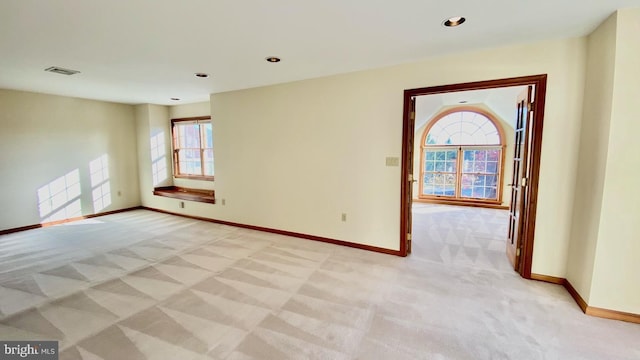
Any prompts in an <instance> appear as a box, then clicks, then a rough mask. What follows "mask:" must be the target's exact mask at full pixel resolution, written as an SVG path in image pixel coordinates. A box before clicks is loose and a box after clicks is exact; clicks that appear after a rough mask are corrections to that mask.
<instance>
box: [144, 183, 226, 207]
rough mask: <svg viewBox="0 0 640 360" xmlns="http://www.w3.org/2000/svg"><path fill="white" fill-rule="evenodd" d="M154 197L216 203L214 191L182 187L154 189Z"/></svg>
mask: <svg viewBox="0 0 640 360" xmlns="http://www.w3.org/2000/svg"><path fill="white" fill-rule="evenodd" d="M153 195H156V196H164V197H169V198H174V199H182V200H189V201H197V202H203V203H209V204H215V203H216V198H215V191H214V190H203V189H191V188H184V187H180V186H163V187H157V188H154V189H153Z"/></svg>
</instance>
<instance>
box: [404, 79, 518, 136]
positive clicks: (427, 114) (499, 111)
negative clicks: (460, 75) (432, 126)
mask: <svg viewBox="0 0 640 360" xmlns="http://www.w3.org/2000/svg"><path fill="white" fill-rule="evenodd" d="M526 89H527V87H526V86H511V87H502V88H496V89H484V90H469V91H457V92H450V93H443V94H433V95H424V96H418V97H417V98H416V123H415V127H414V129H415V130H416V131H417V130H418V129H420V128H421V127H422V126H424V124H426V123H427V121H429V120H431V119H432V118H433V116H434V115H435V114H436V113H437V112H439V111H440V110H441V109H442V108H443V107H445V106H452V105H477V104H483V105H486V106H487V107H489V109H491V110H492V111H493V112H494V113H495V114H496V115H498V116H499V117H500V118H501V119H502V120H504V121H505V122H506V123H507V124H509V125H510V126H511V127H514V126H515V120H516V117H515V115H516V109H517V99H518V95H520V93H522V91H524V90H526ZM461 101H465V103H464V104H461V103H460V102H461Z"/></svg>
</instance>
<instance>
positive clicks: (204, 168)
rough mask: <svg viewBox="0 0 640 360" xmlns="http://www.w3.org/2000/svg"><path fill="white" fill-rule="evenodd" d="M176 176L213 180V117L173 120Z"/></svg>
mask: <svg viewBox="0 0 640 360" xmlns="http://www.w3.org/2000/svg"><path fill="white" fill-rule="evenodd" d="M171 131H172V133H173V162H174V170H173V171H174V176H175V177H184V178H193V179H205V180H213V127H212V125H211V117H210V116H206V117H196V118H185V119H172V120H171Z"/></svg>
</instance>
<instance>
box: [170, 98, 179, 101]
mask: <svg viewBox="0 0 640 360" xmlns="http://www.w3.org/2000/svg"><path fill="white" fill-rule="evenodd" d="M171 100H173V101H178V100H180V98H171Z"/></svg>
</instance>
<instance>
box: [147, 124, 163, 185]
mask: <svg viewBox="0 0 640 360" xmlns="http://www.w3.org/2000/svg"><path fill="white" fill-rule="evenodd" d="M150 143H151V173H152V174H153V186H157V185H158V184H160V183H161V182H163V181H165V180H167V157H166V152H165V141H164V131H162V132H160V133H158V134H156V135H154V136H152V137H151V141H150Z"/></svg>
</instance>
